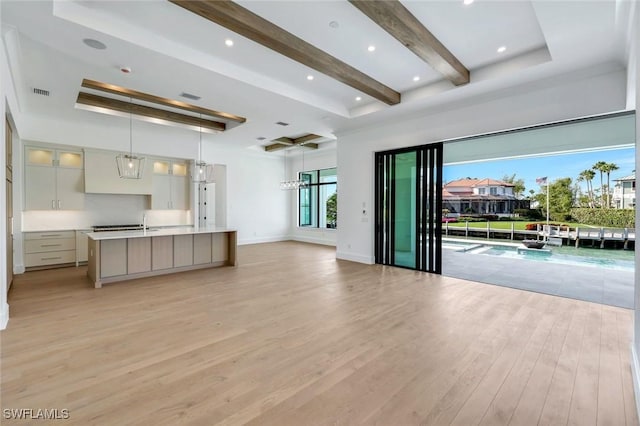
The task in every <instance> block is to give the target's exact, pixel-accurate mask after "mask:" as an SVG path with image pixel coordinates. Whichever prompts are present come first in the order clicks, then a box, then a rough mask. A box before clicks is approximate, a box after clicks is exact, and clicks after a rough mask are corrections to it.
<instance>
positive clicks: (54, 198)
mask: <svg viewBox="0 0 640 426" xmlns="http://www.w3.org/2000/svg"><path fill="white" fill-rule="evenodd" d="M83 208H84V170H83V156H82V152H76V151H69V150H62V149H49V148H41V147H35V146H27V147H25V210H82V209H83Z"/></svg>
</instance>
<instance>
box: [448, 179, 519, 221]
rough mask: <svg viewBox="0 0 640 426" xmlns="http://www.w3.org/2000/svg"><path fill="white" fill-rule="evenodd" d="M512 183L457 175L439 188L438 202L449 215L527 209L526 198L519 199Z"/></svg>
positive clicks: (497, 212) (502, 213)
mask: <svg viewBox="0 0 640 426" xmlns="http://www.w3.org/2000/svg"><path fill="white" fill-rule="evenodd" d="M513 188H514V185H513V184H512V183H508V182H503V181H501V180H495V179H490V178H486V179H469V178H467V179H457V180H454V181H451V182H449V183H446V184H445V185H444V187H443V188H442V205H443V208H444V209H447V210H449V215H451V216H459V215H465V214H491V215H497V216H511V215H513V214H514V212H515V210H516V209H528V208H529V200H519V199H517V198H516V196H515V194H514V192H513Z"/></svg>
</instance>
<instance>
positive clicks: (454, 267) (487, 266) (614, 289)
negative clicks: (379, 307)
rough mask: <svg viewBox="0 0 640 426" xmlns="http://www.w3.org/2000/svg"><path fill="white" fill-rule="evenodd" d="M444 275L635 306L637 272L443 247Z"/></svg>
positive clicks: (580, 298) (589, 300)
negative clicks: (507, 256) (538, 260)
mask: <svg viewBox="0 0 640 426" xmlns="http://www.w3.org/2000/svg"><path fill="white" fill-rule="evenodd" d="M442 275H445V276H448V277H454V278H460V279H465V280H469V281H477V282H482V283H487V284H496V285H500V286H504V287H511V288H518V289H521V290H529V291H534V292H537V293H545V294H552V295H556V296H562V297H568V298H571V299H578V300H585V301H588V302H596V303H602V304H605V305H611V306H618V307H621V308H627V309H633V307H634V272H633V271H624V270H615V269H609V268H597V267H590V266H585V267H579V266H572V265H563V264H557V263H547V262H537V261H534V260H527V259H512V258H501V257H498V256H486V255H482V254H473V253H465V252H460V251H455V250H451V249H447V248H443V249H442Z"/></svg>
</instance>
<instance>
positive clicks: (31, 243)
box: [24, 238, 76, 253]
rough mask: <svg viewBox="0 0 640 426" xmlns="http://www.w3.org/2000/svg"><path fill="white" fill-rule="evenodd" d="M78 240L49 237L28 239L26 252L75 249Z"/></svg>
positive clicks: (25, 243) (25, 245)
mask: <svg viewBox="0 0 640 426" xmlns="http://www.w3.org/2000/svg"><path fill="white" fill-rule="evenodd" d="M75 249H76V240H75V238H74V239H71V238H47V239H43V240H26V241H25V242H24V252H25V253H41V252H48V251H62V250H75Z"/></svg>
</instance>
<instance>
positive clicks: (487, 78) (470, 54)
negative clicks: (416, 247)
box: [0, 0, 630, 147]
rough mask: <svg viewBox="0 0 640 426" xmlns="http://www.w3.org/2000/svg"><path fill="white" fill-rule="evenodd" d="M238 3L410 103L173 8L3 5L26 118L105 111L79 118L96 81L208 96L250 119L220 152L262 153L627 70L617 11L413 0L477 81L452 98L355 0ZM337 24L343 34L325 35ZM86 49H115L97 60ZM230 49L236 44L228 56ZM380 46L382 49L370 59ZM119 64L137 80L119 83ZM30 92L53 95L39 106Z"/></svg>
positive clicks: (205, 99) (615, 7)
mask: <svg viewBox="0 0 640 426" xmlns="http://www.w3.org/2000/svg"><path fill="white" fill-rule="evenodd" d="M239 3H240V4H241V5H242V6H243V7H245V8H248V9H249V10H251V11H253V12H254V13H256V14H258V15H260V16H262V17H263V18H265V19H267V20H269V21H271V22H273V23H275V24H276V25H278V26H280V27H282V28H284V29H286V30H287V31H289V32H291V33H293V34H295V35H296V36H298V37H300V38H302V39H304V40H306V41H307V42H309V43H311V44H313V45H315V46H317V47H319V48H320V49H322V50H324V51H326V52H327V53H329V54H331V55H333V56H335V57H337V58H339V59H341V60H342V61H344V62H346V63H348V64H349V65H351V66H354V67H355V68H357V69H359V70H361V71H363V72H364V73H365V74H368V75H369V76H371V77H373V78H375V79H377V80H378V81H380V82H382V83H383V84H386V85H388V86H390V87H391V88H393V89H394V90H396V91H399V92H401V93H402V97H403V102H402V103H401V104H400V105H396V106H392V107H389V106H387V105H384V104H382V103H381V102H379V101H376V100H374V99H372V98H371V97H369V96H367V95H364V94H362V93H360V92H358V91H357V90H355V89H353V88H351V87H348V86H346V85H344V84H342V83H340V82H337V81H335V80H333V79H331V78H329V77H327V76H324V75H322V74H320V73H318V72H316V71H315V70H312V69H310V68H308V67H306V66H304V65H301V64H299V63H296V62H294V61H292V60H290V59H288V58H285V57H283V56H282V55H280V54H278V53H276V52H273V51H271V50H269V49H267V48H265V47H263V46H261V45H259V44H257V43H254V42H252V41H250V40H248V39H246V38H244V37H242V36H239V35H237V34H233V33H232V32H230V31H229V30H227V29H225V28H223V27H221V26H219V25H217V24H214V23H211V22H209V21H206V20H204V19H203V18H200V17H199V16H196V15H194V14H192V13H190V12H188V11H186V10H184V9H182V8H180V7H178V6H176V5H174V4H171V3H169V2H166V1H64V2H52V1H51V0H48V1H11V0H3V1H2V2H1V6H0V7H1V8H2V25H3V36H4V41H5V46H6V48H7V51H8V55H9V60H10V62H11V66H12V69H13V70H14V74H15V73H16V72H17V73H18V74H19V76H18V78H15V80H16V84H17V85H19V86H20V87H18V88H17V93H18V96H19V98H20V99H19V100H20V108H21V110H22V111H21V112H23V113H25V114H35V115H46V116H48V117H52V118H58V119H61V120H69V121H74V120H82V119H83V117H86V116H85V115H83V114H95V113H88V112H86V111H80V110H77V109H75V108H74V104H75V98H76V96H77V93H78V90H79V89H80V83H81V81H82V79H83V78H89V79H93V80H99V81H104V82H107V83H113V84H118V85H121V86H125V87H130V88H133V89H136V90H139V91H143V92H148V93H152V94H155V95H158V96H163V97H168V98H173V99H179V98H178V95H179V94H180V93H181V92H189V93H193V94H197V95H200V96H202V99H201V100H199V101H194V102H192V103H194V104H196V105H201V106H204V107H207V108H210V109H214V110H218V111H225V112H229V113H232V114H236V115H241V116H244V117H247V123H245V124H243V125H241V126H239V127H237V128H234V129H232V130H229V131H227V132H224V133H221V134H218V135H215V138H216V141H219V142H222V143H228V144H232V145H234V146H239V147H255V146H256V145H258V144H266V142H268V140H270V139H275V138H278V137H281V136H292V135H299V134H305V133H316V134H320V135H323V136H325V137H326V140H330V139H331V138H332V137H333V135H334V134H335V133H336V132H339V131H343V130H345V129H351V128H357V127H358V126H366V125H369V124H372V123H380V122H381V121H383V120H387V119H392V118H394V117H396V116H399V115H405V114H413V113H417V112H418V111H420V110H421V109H423V108H425V107H426V106H434V105H436V106H437V105H439V104H444V103H447V102H451V101H453V100H460V99H464V98H466V97H470V96H475V95H483V94H488V93H491V92H492V91H496V90H500V89H505V88H509V87H514V86H517V85H521V84H524V83H527V82H531V81H535V80H537V79H541V78H549V77H553V76H555V75H560V74H564V73H567V72H571V71H572V70H577V69H583V68H586V67H588V66H591V65H595V64H600V63H607V62H619V63H620V64H624V63H625V59H624V54H625V46H626V34H627V32H626V31H627V28H626V26H627V25H628V22H627V21H625V19H624V17H625V16H627V14H625V10H626V11H627V12H628V9H629V8H630V2H629V1H620V0H618V1H614V0H612V1H566V2H565V1H485V0H476V1H475V2H474V3H473V4H471V5H469V6H465V5H463V3H462V0H448V1H406V0H405V1H403V4H404V5H405V6H406V7H407V8H408V9H409V10H410V11H411V12H412V13H413V14H414V15H415V16H416V17H417V18H418V19H419V20H420V21H421V22H422V23H423V24H424V25H425V26H426V27H427V28H429V30H430V31H431V32H432V33H433V34H434V35H435V36H436V37H437V38H438V39H439V40H440V41H441V42H442V43H443V44H444V45H445V46H447V48H448V49H449V50H450V51H451V52H452V53H453V54H454V55H456V56H457V57H458V59H460V60H461V61H462V63H463V64H464V65H465V66H466V67H467V68H468V69H470V70H471V83H470V84H468V85H466V86H462V87H454V86H453V85H452V84H450V83H449V82H447V81H445V80H443V78H442V77H441V76H440V75H439V74H438V73H436V72H435V71H434V70H432V69H431V68H430V67H429V66H428V65H427V64H426V63H424V62H423V61H422V60H420V59H419V58H418V57H417V56H415V55H414V54H413V53H411V52H410V51H409V50H407V49H405V48H404V47H403V46H402V45H401V44H400V43H399V42H398V41H397V40H395V39H394V38H393V37H391V36H390V35H388V34H387V33H386V32H385V31H383V30H382V29H380V28H379V27H378V26H377V25H375V24H374V23H373V22H372V21H371V20H370V19H369V18H367V17H366V16H365V15H364V14H362V13H361V12H359V11H358V10H357V9H356V8H355V7H353V6H352V5H350V4H349V3H348V2H347V1H345V0H341V1H311V0H305V1H296V2H292V1H266V0H265V1H239ZM332 21H335V22H337V23H338V27H337V28H332V27H330V26H329V23H330V22H332ZM16 34H17V37H16ZM84 38H94V39H97V40H100V41H102V42H103V43H105V44H106V45H107V49H106V50H95V49H91V48H89V47H87V46H86V45H84V44H83V43H82V39H84ZM227 38H231V39H233V41H234V46H233V47H231V48H229V47H226V46H225V44H224V41H225V39H227ZM371 44H373V45H375V46H376V50H375V51H374V52H368V51H367V47H368V46H369V45H371ZM501 45H504V46H506V47H507V50H506V51H505V52H504V53H502V54H500V53H498V52H497V51H496V49H497V48H498V47H499V46H501ZM16 52H19V53H16ZM122 66H129V67H131V68H132V70H133V72H132V73H131V74H128V75H125V74H122V73H121V72H120V71H119V68H120V67H122ZM309 74H312V75H313V76H314V77H315V78H314V79H313V80H312V81H308V80H307V78H306V76H307V75H309ZM416 75H419V76H420V80H419V81H417V82H414V81H413V77H414V76H416ZM14 77H15V75H14ZM33 87H38V88H42V89H47V90H49V91H50V92H51V96H50V97H49V98H45V97H41V96H36V95H33V94H31V89H32V88H33ZM356 96H361V97H362V100H361V101H360V102H357V101H356V100H355V98H356ZM276 121H285V122H288V123H291V125H290V126H288V127H286V128H283V127H280V126H276V125H275V124H274V123H275V122H276ZM258 136H264V137H266V138H267V141H265V142H259V141H257V140H256V138H257V137H258Z"/></svg>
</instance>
